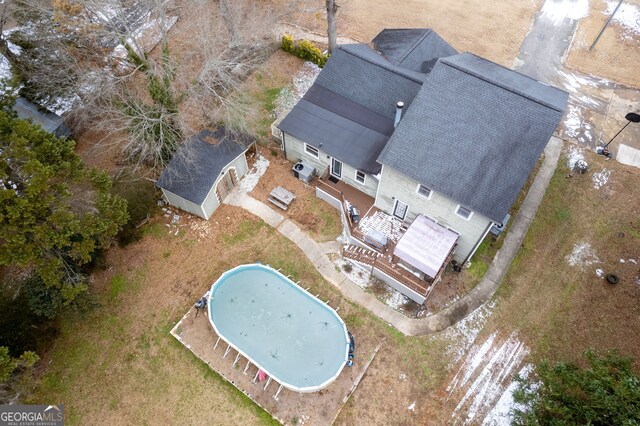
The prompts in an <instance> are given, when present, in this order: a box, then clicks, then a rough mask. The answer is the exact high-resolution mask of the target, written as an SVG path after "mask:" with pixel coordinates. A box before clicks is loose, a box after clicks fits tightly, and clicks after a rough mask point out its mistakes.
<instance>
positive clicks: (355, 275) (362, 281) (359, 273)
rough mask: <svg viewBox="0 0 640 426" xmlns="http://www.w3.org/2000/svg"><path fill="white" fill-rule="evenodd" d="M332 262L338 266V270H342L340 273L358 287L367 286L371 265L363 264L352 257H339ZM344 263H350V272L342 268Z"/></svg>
mask: <svg viewBox="0 0 640 426" xmlns="http://www.w3.org/2000/svg"><path fill="white" fill-rule="evenodd" d="M333 264H334V265H336V266H337V267H338V268H340V271H342V273H343V274H345V275H346V276H347V278H349V280H350V281H351V282H352V283H354V284H355V285H357V286H358V287H361V288H367V287H369V279H370V277H371V267H370V266H369V265H363V264H361V263H359V262H356V261H355V260H352V259H349V260H345V259H341V258H338V259H336V260H335V261H334V262H333ZM346 264H350V265H352V268H351V272H347V271H345V270H344V265H346Z"/></svg>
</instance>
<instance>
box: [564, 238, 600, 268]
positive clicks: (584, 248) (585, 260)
mask: <svg viewBox="0 0 640 426" xmlns="http://www.w3.org/2000/svg"><path fill="white" fill-rule="evenodd" d="M565 259H567V262H568V263H569V265H570V266H578V267H580V269H583V267H585V266H591V265H593V264H594V263H600V259H599V258H598V256H597V255H596V252H595V251H594V250H593V248H591V244H589V243H585V242H581V243H576V244H575V245H574V246H573V251H572V252H571V254H568V255H567V256H565Z"/></svg>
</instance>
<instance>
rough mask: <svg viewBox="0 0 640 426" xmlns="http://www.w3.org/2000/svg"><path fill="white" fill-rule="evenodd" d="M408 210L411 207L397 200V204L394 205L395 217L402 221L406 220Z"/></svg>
mask: <svg viewBox="0 0 640 426" xmlns="http://www.w3.org/2000/svg"><path fill="white" fill-rule="evenodd" d="M408 208H409V206H407V205H406V204H405V203H403V202H402V201H400V200H396V203H395V204H394V205H393V215H394V216H395V217H397V218H398V219H400V220H404V218H405V216H406V215H407V209H408Z"/></svg>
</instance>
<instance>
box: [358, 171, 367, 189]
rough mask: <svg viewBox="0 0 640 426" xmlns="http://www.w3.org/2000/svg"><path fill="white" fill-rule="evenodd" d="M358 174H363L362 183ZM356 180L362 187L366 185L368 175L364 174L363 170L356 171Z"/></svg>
mask: <svg viewBox="0 0 640 426" xmlns="http://www.w3.org/2000/svg"><path fill="white" fill-rule="evenodd" d="M358 173H361V174H362V181H360V180H358ZM355 180H356V182H358V183H359V184H361V185H365V183H366V182H367V174H366V173H365V172H363V171H362V170H357V169H356V175H355Z"/></svg>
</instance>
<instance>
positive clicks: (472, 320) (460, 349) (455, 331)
mask: <svg viewBox="0 0 640 426" xmlns="http://www.w3.org/2000/svg"><path fill="white" fill-rule="evenodd" d="M494 306H495V301H494V300H490V301H489V302H487V303H485V304H484V305H482V306H480V307H479V308H478V309H476V310H475V311H473V312H472V313H470V314H469V315H467V317H466V318H464V319H463V320H461V321H458V322H457V323H456V324H455V325H453V326H451V327H449V328H447V329H446V330H445V331H444V333H443V336H444V337H445V338H447V339H449V340H451V341H452V342H455V343H454V344H452V345H451V346H449V348H448V350H447V355H448V356H449V359H450V364H449V365H450V366H452V365H454V364H455V363H457V362H458V361H460V359H462V357H463V356H464V355H465V354H466V353H467V349H469V347H470V346H471V345H472V344H473V342H474V341H475V340H476V337H478V334H479V333H480V330H482V328H483V327H484V325H485V323H486V322H487V319H488V318H489V316H490V315H491V312H492V310H493V307H494Z"/></svg>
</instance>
